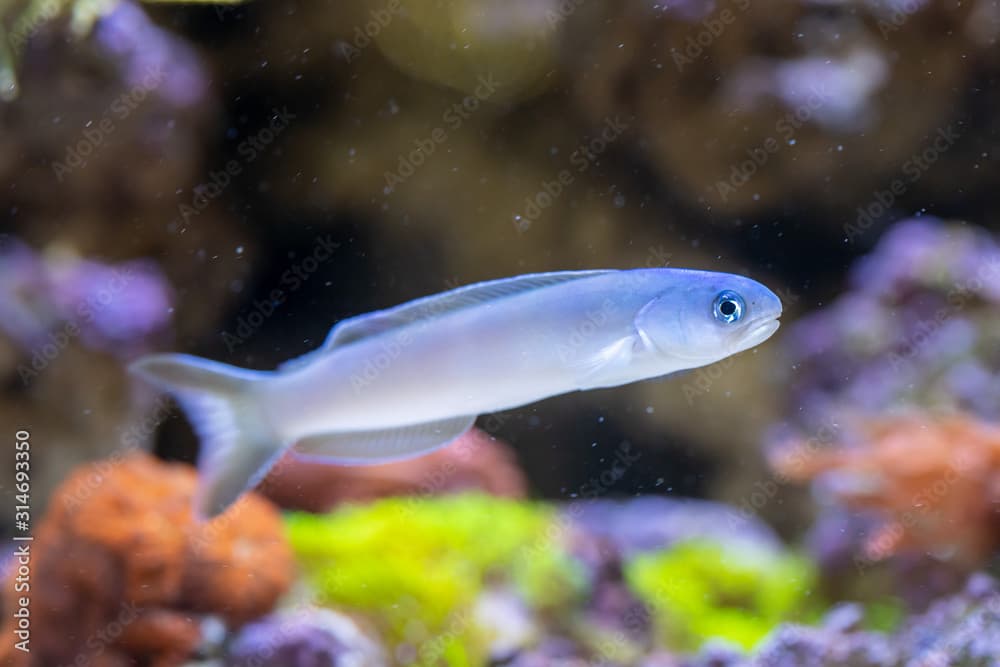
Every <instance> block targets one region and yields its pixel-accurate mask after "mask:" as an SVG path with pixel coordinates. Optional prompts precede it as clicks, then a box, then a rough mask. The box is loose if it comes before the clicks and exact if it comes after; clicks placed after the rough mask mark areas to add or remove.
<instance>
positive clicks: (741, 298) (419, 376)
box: [132, 269, 781, 516]
mask: <svg viewBox="0 0 1000 667" xmlns="http://www.w3.org/2000/svg"><path fill="white" fill-rule="evenodd" d="M737 311H738V312H737ZM780 314H781V302H780V300H778V298H777V297H776V296H775V295H774V294H773V293H772V292H771V291H770V290H768V289H767V288H766V287H764V286H763V285H761V284H759V283H757V282H755V281H753V280H750V279H748V278H745V277H742V276H736V275H732V274H724V273H714V272H705V271H692V270H684V269H637V270H630V271H629V270H626V271H617V270H607V271H574V272H557V273H546V274H532V275H527V276H518V277H514V278H507V279H503V280H497V281H490V282H486V283H479V284H476V285H470V286H468V287H463V288H459V289H456V290H452V291H450V292H445V293H443V294H440V295H435V296H431V297H425V298H423V299H418V300H416V301H412V302H409V303H405V304H402V305H400V306H397V307H395V308H390V309H387V310H383V311H378V312H375V313H371V314H367V315H362V316H359V317H355V318H352V319H349V320H345V321H343V322H341V323H340V324H338V325H337V326H336V327H334V329H333V330H332V331H331V333H330V336H329V337H328V339H327V341H326V342H325V343H324V345H323V346H322V347H321V348H320V349H318V350H316V351H313V352H310V353H308V354H307V355H305V356H304V357H301V358H299V359H296V360H292V361H291V362H288V363H286V364H284V365H283V366H282V367H280V368H279V369H278V370H276V371H272V372H263V371H246V370H242V369H237V368H234V367H231V366H226V365H224V364H219V363H217V362H211V361H208V360H204V359H199V358H197V357H190V356H186V355H154V356H151V357H146V358H144V359H140V360H139V361H137V362H135V364H133V367H132V368H133V370H134V371H135V372H137V373H138V374H140V375H142V376H144V377H146V378H147V379H149V380H150V381H152V382H153V383H155V384H157V385H159V386H160V387H162V388H163V389H165V390H167V391H169V392H171V393H173V394H174V395H175V396H176V397H177V399H178V401H179V402H180V403H181V405H182V406H183V407H184V408H185V410H186V412H187V413H188V415H189V416H190V417H191V418H192V422H193V424H194V426H195V429H196V430H197V431H198V434H199V436H200V437H201V439H202V441H203V447H202V454H201V457H200V459H199V468H201V470H202V473H203V475H202V477H203V483H202V493H200V495H199V501H198V502H199V509H200V510H201V512H202V513H203V514H207V515H209V516H211V515H214V514H216V513H218V512H220V511H222V510H223V509H225V507H226V506H228V505H229V504H230V503H231V502H232V501H233V500H234V499H235V498H236V497H238V496H239V494H240V493H242V492H243V491H245V490H246V489H247V488H249V487H250V486H252V485H253V484H255V483H256V482H257V481H259V479H260V478H262V477H263V475H264V474H266V472H267V469H268V468H269V467H270V465H271V463H273V461H274V460H276V458H277V457H278V456H279V455H281V454H282V453H283V452H284V450H285V449H286V448H288V447H292V448H293V451H295V452H296V453H297V454H298V455H299V456H302V457H307V458H315V459H318V460H321V461H324V462H335V463H342V464H357V463H379V462H384V461H388V460H394V459H399V458H405V457H409V456H414V455H419V454H423V453H426V452H428V451H431V450H433V449H435V448H437V447H440V446H441V445H444V444H447V443H448V442H450V441H451V440H453V439H454V438H455V437H458V436H459V435H461V433H463V432H464V431H465V430H467V429H468V428H469V427H470V426H471V425H472V423H473V421H474V420H475V418H476V416H477V415H479V414H482V413H486V412H494V411H498V410H505V409H509V408H514V407H517V406H521V405H525V404H528V403H533V402H535V401H537V400H541V399H543V398H547V397H550V396H555V395H559V394H564V393H567V392H571V391H576V390H586V389H593V388H597V387H611V386H617V385H621V384H626V383H629V382H635V381H638V380H644V379H647V378H653V377H659V376H662V375H667V374H669V373H673V372H676V371H680V370H685V369H689V368H695V367H698V366H703V365H706V364H709V363H713V362H715V361H718V360H719V359H722V358H725V357H727V356H729V355H731V354H734V353H736V352H739V351H742V350H745V349H748V348H749V347H752V346H754V345H757V344H758V343H760V342H762V341H763V340H765V339H766V338H768V337H769V336H770V335H771V334H773V332H774V331H775V330H776V329H777V327H778V322H777V318H778V316H779V315H780Z"/></svg>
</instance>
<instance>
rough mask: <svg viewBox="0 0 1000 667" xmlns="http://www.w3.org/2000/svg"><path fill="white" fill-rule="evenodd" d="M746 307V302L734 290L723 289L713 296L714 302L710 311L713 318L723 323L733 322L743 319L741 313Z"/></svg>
mask: <svg viewBox="0 0 1000 667" xmlns="http://www.w3.org/2000/svg"><path fill="white" fill-rule="evenodd" d="M746 309H747V304H746V302H745V301H743V297H741V296H740V295H739V294H737V293H736V292H732V291H730V290H723V291H721V292H719V294H718V296H716V297H715V304H714V305H713V306H712V313H713V314H714V315H715V319H717V320H719V321H720V322H722V323H724V324H733V323H735V322H739V321H740V320H741V319H743V313H744V312H745V311H746Z"/></svg>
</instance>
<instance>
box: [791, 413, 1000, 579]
mask: <svg viewBox="0 0 1000 667" xmlns="http://www.w3.org/2000/svg"><path fill="white" fill-rule="evenodd" d="M862 434H863V438H862V441H863V442H862V444H859V445H858V446H852V447H842V448H833V449H815V448H810V447H809V445H808V444H804V443H796V444H793V445H792V446H790V447H785V448H782V449H780V450H778V451H777V452H776V453H775V455H774V456H773V457H772V465H773V466H774V468H775V469H776V470H777V471H778V473H779V474H782V475H784V476H785V477H787V478H789V479H793V480H798V481H803V480H809V479H815V478H818V477H820V476H823V479H824V481H825V482H827V483H828V484H827V487H828V488H829V490H830V491H831V492H832V494H833V496H834V497H835V498H836V499H837V501H838V502H840V503H842V504H844V505H846V506H847V507H850V508H852V509H867V510H875V511H876V512H878V513H880V514H882V515H883V516H884V517H885V518H886V520H885V523H883V524H882V526H881V529H880V530H879V531H877V532H876V533H875V534H874V535H871V536H869V537H868V539H867V540H866V542H865V544H864V555H865V557H866V558H868V559H869V560H872V561H875V560H881V559H883V558H885V557H887V556H889V555H892V554H894V553H897V552H899V551H903V550H914V551H921V552H928V553H931V554H934V555H937V556H939V557H942V558H947V559H950V560H952V561H953V562H955V563H956V564H960V565H965V566H974V565H976V564H982V563H983V562H984V561H985V560H986V559H988V558H989V556H990V554H991V553H993V552H994V551H995V550H996V549H997V548H998V547H1000V425H996V424H989V423H985V422H981V421H978V420H976V419H975V418H973V417H970V416H965V415H950V416H945V417H931V416H926V415H909V416H903V417H893V418H886V419H883V420H878V421H873V422H870V423H868V424H866V425H865V426H864V427H863V428H862Z"/></svg>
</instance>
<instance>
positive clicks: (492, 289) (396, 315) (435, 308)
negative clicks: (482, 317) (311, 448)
mask: <svg viewBox="0 0 1000 667" xmlns="http://www.w3.org/2000/svg"><path fill="white" fill-rule="evenodd" d="M610 271H611V270H608V269H605V270H596V271H555V272H551V273H531V274H528V275H524V276H516V277H514V278H500V279H499V280H488V281H486V282H481V283H475V284H473V285H466V286H464V287H458V288H455V289H453V290H448V291H447V292H441V293H440V294H432V295H430V296H425V297H421V298H419V299H414V300H413V301H408V302H406V303H403V304H400V305H398V306H393V307H392V308H386V309H385V310H377V311H375V312H373V313H365V314H364V315H358V316H356V317H352V318H350V319H346V320H343V321H341V322H338V323H337V325H336V326H335V327H333V329H332V330H331V331H330V335H329V336H327V337H326V340H325V341H324V342H323V345H322V347H319V348H317V349H315V350H313V351H312V352H307V353H306V354H304V355H302V356H301V357H298V358H296V359H291V360H289V361H286V362H285V363H284V364H282V365H281V366H279V369H280V370H285V371H287V370H289V369H292V368H296V367H298V366H301V365H302V364H304V363H308V362H309V361H311V360H312V359H313V358H315V357H317V356H322V355H324V354H326V353H327V352H329V351H330V350H331V349H333V348H336V347H341V346H342V345H347V344H349V343H353V342H354V341H357V340H361V339H362V338H368V337H369V336H374V335H377V334H380V333H384V332H386V331H391V330H392V329H395V328H397V327H402V326H406V325H407V324H412V323H413V322H417V321H419V320H423V319H429V318H431V317H437V316H439V315H444V314H447V313H450V312H454V311H457V310H461V309H463V308H468V307H470V306H474V305H476V304H480V303H486V302H488V301H493V300H495V299H501V298H503V297H507V296H512V295H514V294H520V293H523V292H529V291H531V290H534V289H539V288H542V287H550V286H552V285H558V284H559V283H564V282H569V281H572V280H579V279H581V278H590V277H592V276H597V275H600V274H603V273H609V272H610Z"/></svg>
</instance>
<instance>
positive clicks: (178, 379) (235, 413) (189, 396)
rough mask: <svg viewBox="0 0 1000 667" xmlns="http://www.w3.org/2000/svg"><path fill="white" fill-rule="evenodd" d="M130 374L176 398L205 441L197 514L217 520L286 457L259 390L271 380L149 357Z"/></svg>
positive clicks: (202, 363) (172, 357)
mask: <svg viewBox="0 0 1000 667" xmlns="http://www.w3.org/2000/svg"><path fill="white" fill-rule="evenodd" d="M129 371H130V372H132V373H134V374H136V375H138V376H140V377H142V378H143V379H145V380H147V381H148V382H150V383H151V384H153V385H155V386H156V387H158V388H160V389H162V390H164V391H166V392H168V393H169V394H171V395H172V396H173V397H174V398H175V399H176V400H177V402H178V403H179V404H180V405H181V407H182V408H183V409H184V412H185V413H186V414H187V416H188V418H189V419H190V421H191V424H192V426H193V427H194V430H195V432H196V433H197V434H198V438H199V439H200V440H201V449H200V452H199V454H198V472H199V486H198V493H197V496H196V498H195V509H196V511H197V512H198V513H199V514H200V515H201V516H202V517H207V518H211V517H214V516H216V515H217V514H220V513H222V512H223V511H224V510H225V509H226V508H227V507H229V505H231V504H232V503H233V501H235V500H236V499H237V498H238V497H239V496H240V495H241V494H242V493H243V492H245V491H247V490H248V489H250V488H252V487H254V486H256V485H257V483H258V482H260V481H261V479H263V477H264V475H266V474H267V472H268V470H270V469H271V467H272V466H273V465H274V462H275V461H276V460H277V458H278V456H279V455H280V454H281V452H282V451H283V446H282V445H283V444H284V443H282V442H281V439H280V438H279V437H278V436H277V434H276V433H275V429H274V428H273V426H272V425H271V424H269V423H268V421H267V417H266V416H265V415H264V411H263V410H261V409H260V407H261V406H260V399H259V397H258V395H257V393H256V392H254V391H253V388H254V387H255V386H256V385H258V384H259V383H260V382H261V381H263V380H265V379H266V378H267V377H268V376H269V375H270V374H269V373H267V372H263V371H250V370H245V369H242V368H237V367H235V366H229V365H227V364H222V363H218V362H215V361H209V360H208V359H202V358H200V357H195V356H191V355H187V354H157V355H152V356H148V357H143V358H141V359H139V360H137V361H135V362H133V363H132V364H131V365H130V366H129Z"/></svg>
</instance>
